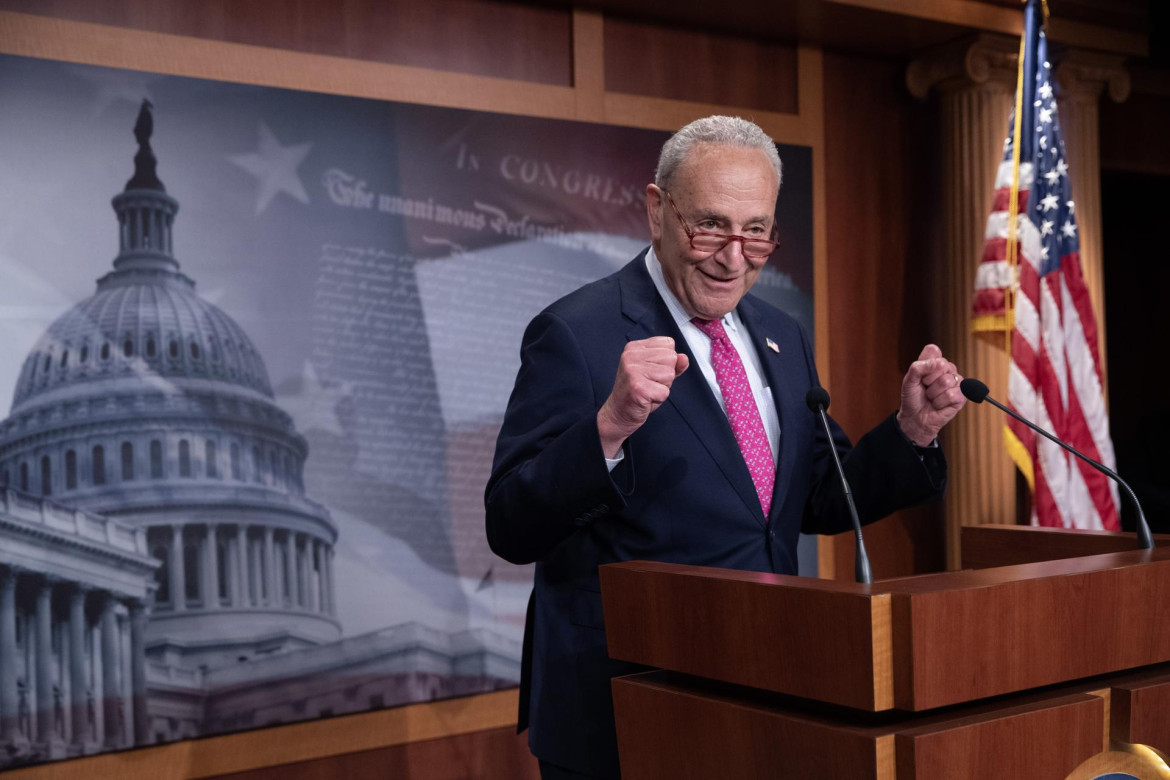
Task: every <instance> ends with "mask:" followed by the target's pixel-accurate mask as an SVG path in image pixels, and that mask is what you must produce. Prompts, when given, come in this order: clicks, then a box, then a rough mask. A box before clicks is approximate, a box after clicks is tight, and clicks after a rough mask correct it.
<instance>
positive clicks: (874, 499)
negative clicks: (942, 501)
mask: <svg viewBox="0 0 1170 780" xmlns="http://www.w3.org/2000/svg"><path fill="white" fill-rule="evenodd" d="M801 335H802V337H804V338H803V341H804V346H805V356H806V360H807V361H808V364H809V366H810V371H811V372H812V376H813V381H814V383H819V380H818V379H817V378H816V367H815V365H814V364H813V362H812V348H811V345H810V344H809V343H808V339H807V336H805V334H804V333H803V332H802V334H801ZM829 427H830V429H831V430H832V432H833V441H832V445H831V446H834V447H836V449H837V453H838V456H839V457H840V458H841V466H842V468H844V469H845V478H846V479H848V480H849V486H850V487H851V488H852V490H853V501H854V503H855V504H856V505H857V514H858V516H859V517H860V519H861V522H862V524H865V523H872V522H873V521H875V520H880V519H882V518H883V517H886V516H887V515H889V514H890V513H892V512H896V511H897V510H899V509H903V508H905V507H908V506H912V505H914V504H918V503H921V502H923V501H926V500H928V499H932V498H938V497H940V496H941V495H942V493H943V490H944V488H945V486H946V475H947V464H946V459H945V458H944V457H943V455H942V450H941V449H939V448H937V447H936V448H933V449H931V450H929V451H922V448H918V447H915V446H914V445H913V444H912V443H911V442H910V440H909V439H907V438H906V437H905V436H904V435H903V434H902V431H901V430H900V429H899V428H898V423H897V420H896V413H895V414H891V415H890V416H889V417H887V418H886V419H885V420H883V421H882V422H880V423H879V424H878V425H877V426H876V427H875V428H873V429H872V430H871V431H870V432H869V433H867V434H865V435H864V436H862V437H861V438H860V439H859V440H858V441H857V444H856V445H851V444H850V442H849V437H848V436H846V435H845V431H844V430H842V429H841V426H839V425H838V424H837V423H836V421H835V420H833V419H832V418H831V417H830V418H829ZM816 431H817V433H816V441H815V444H814V446H813V453H812V457H813V459H814V462H813V464H812V465H813V467H812V472H813V479H812V485H811V490H810V494H809V498H808V503H807V504H806V505H805V512H804V517H803V518H802V522H801V530H802V531H803V532H804V533H817V534H835V533H841V532H842V531H847V530H849V529H850V528H851V527H852V524H851V522H850V518H849V508H848V505H847V503H846V501H845V495H844V493H843V491H842V488H841V479H840V477H839V476H838V475H837V470H836V467H835V466H834V465H833V456H832V452H830V450H829V447H830V442H829V439H828V438H827V437H826V436H825V432H824V426H823V425H821V423H820V421H819V420H818V421H817V424H816Z"/></svg>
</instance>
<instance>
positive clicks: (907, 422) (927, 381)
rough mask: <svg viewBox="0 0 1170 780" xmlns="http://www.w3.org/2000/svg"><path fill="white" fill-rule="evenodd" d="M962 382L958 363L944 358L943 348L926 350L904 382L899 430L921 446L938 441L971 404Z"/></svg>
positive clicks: (933, 347)
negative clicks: (961, 411)
mask: <svg viewBox="0 0 1170 780" xmlns="http://www.w3.org/2000/svg"><path fill="white" fill-rule="evenodd" d="M962 380H963V378H962V377H961V376H959V370H958V369H957V368H955V364H954V363H952V362H951V361H949V360H947V359H946V358H945V357H943V354H942V350H941V349H939V348H938V347H937V346H935V345H934V344H927V345H926V346H925V347H923V348H922V354H920V355H919V356H918V360H915V361H914V362H913V363H911V364H910V370H909V371H907V372H906V377H905V378H904V379H903V380H902V406H901V408H900V409H899V410H898V427H900V428H901V429H902V433H904V434H906V438H908V439H910V441H912V442H914V443H915V444H917V445H918V446H919V447H926V446H928V445H929V444H930V443H931V442H932V441H934V439H935V437H936V436H938V432H939V431H940V430H942V427H943V426H944V425H946V424H947V423H949V422H950V421H951V419H952V418H953V417H954V416H955V415H956V414H958V413H959V410H960V409H962V408H963V405H964V404H965V403H967V399H966V398H964V397H963V393H962V391H960V390H959V382H961V381H962Z"/></svg>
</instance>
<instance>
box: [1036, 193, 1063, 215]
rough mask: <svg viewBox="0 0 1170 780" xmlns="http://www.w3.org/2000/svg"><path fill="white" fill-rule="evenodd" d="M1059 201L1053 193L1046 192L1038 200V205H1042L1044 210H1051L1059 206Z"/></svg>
mask: <svg viewBox="0 0 1170 780" xmlns="http://www.w3.org/2000/svg"><path fill="white" fill-rule="evenodd" d="M1059 202H1060V198H1058V197H1056V196H1055V195H1052V194H1048V195H1045V196H1044V197H1043V198H1042V199H1041V200H1040V205H1041V206H1042V207H1043V209H1044V211H1052V210H1053V209H1054V208H1058V207H1059V205H1060V203H1059Z"/></svg>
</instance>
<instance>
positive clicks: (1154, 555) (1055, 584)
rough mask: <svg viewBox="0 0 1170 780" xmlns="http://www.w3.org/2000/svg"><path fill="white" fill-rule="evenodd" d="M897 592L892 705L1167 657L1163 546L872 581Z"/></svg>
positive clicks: (1031, 684)
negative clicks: (880, 581) (893, 699)
mask: <svg viewBox="0 0 1170 780" xmlns="http://www.w3.org/2000/svg"><path fill="white" fill-rule="evenodd" d="M874 587H875V588H878V587H880V588H881V589H883V590H886V591H887V592H889V593H890V594H891V595H893V597H894V612H893V619H894V626H895V628H894V658H895V661H894V664H895V666H894V677H895V702H896V705H895V706H896V707H897V708H898V709H902V710H926V709H932V708H935V707H942V706H946V705H949V704H956V703H959V702H964V701H973V700H975V699H982V698H986V697H989V696H997V695H1000V694H1004V693H1012V692H1015V691H1023V690H1027V689H1030V688H1036V687H1040V686H1044V685H1052V684H1055V683H1062V682H1067V681H1070V680H1076V679H1080V678H1083V677H1091V676H1094V675H1101V674H1108V673H1111V672H1118V671H1122V670H1124V669H1132V668H1136V667H1140V666H1147V665H1151V664H1156V663H1161V662H1163V661H1167V660H1170V620H1166V619H1164V614H1163V613H1164V611H1165V605H1166V604H1168V603H1170V548H1166V547H1163V548H1158V549H1155V550H1132V551H1129V552H1122V553H1110V554H1106V555H1093V556H1087V557H1083V558H1070V559H1063V560H1056V561H1045V562H1042V563H1034V564H1025V565H1020V566H1006V567H1003V568H998V569H983V570H977V571H962V572H950V573H947V574H937V575H927V576H925V577H918V578H912V579H907V580H894V581H890V582H884V583H879V584H878V585H875V586H874Z"/></svg>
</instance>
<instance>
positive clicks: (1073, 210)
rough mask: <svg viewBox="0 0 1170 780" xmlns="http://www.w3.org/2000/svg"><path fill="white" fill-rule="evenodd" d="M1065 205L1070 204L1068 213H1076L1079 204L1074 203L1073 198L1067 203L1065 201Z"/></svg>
mask: <svg viewBox="0 0 1170 780" xmlns="http://www.w3.org/2000/svg"><path fill="white" fill-rule="evenodd" d="M1064 205H1066V206H1068V213H1069V214H1076V213H1077V204H1075V203H1073V202H1072V201H1071V200H1070V201H1068V202H1067V203H1065V204H1064Z"/></svg>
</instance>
